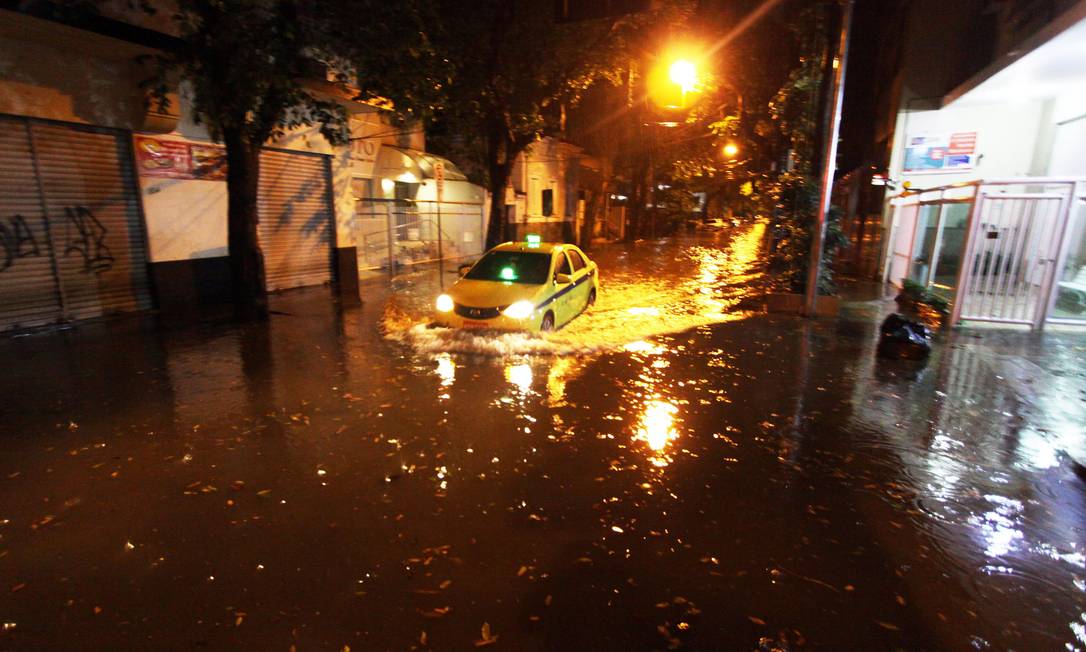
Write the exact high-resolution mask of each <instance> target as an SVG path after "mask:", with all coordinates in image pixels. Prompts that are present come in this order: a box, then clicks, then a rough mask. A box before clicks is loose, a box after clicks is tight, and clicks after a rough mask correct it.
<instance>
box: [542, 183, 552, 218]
mask: <svg viewBox="0 0 1086 652" xmlns="http://www.w3.org/2000/svg"><path fill="white" fill-rule="evenodd" d="M553 214H554V189H553V188H547V189H546V190H544V191H543V216H544V217H550V216H551V215H553Z"/></svg>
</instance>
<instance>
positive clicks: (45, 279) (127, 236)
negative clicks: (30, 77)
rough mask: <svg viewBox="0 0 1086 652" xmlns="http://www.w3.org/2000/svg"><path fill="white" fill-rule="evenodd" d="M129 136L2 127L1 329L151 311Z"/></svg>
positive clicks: (25, 123)
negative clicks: (143, 310)
mask: <svg viewBox="0 0 1086 652" xmlns="http://www.w3.org/2000/svg"><path fill="white" fill-rule="evenodd" d="M129 147H130V143H129V140H128V137H127V135H125V134H123V133H122V132H119V131H113V130H104V129H98V128H94V127H85V126H81V125H63V124H56V123H48V124H46V123H41V122H38V121H35V120H29V119H26V118H14V117H2V118H0V330H7V329H10V328H25V327H29V326H36V325H40V324H46V323H49V322H54V321H58V320H62V319H85V318H87V317H96V316H99V315H103V314H109V313H113V312H124V311H130V310H139V309H144V308H148V307H150V304H151V301H150V294H149V291H148V283H147V265H146V259H147V258H146V247H145V245H144V234H143V226H142V220H141V217H140V212H139V203H138V202H139V199H138V195H137V193H136V188H135V183H134V181H135V180H134V177H133V173H132V168H131V152H130V150H129Z"/></svg>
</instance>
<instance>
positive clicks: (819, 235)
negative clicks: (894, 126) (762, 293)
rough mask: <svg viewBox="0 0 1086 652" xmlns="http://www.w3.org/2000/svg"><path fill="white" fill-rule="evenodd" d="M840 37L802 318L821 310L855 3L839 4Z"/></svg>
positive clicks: (836, 52)
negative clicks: (824, 250) (820, 291)
mask: <svg viewBox="0 0 1086 652" xmlns="http://www.w3.org/2000/svg"><path fill="white" fill-rule="evenodd" d="M840 3H841V34H840V37H839V41H838V44H837V49H836V50H835V52H834V56H835V58H834V67H833V100H832V102H830V103H829V104H830V105H829V106H828V107H827V111H828V113H829V120H828V121H826V122H823V124H825V125H826V126H827V127H828V129H827V130H826V131H825V133H824V134H823V138H822V140H823V143H822V145H823V148H824V149H823V152H822V179H821V189H820V191H819V197H818V220H817V221H816V223H815V232H814V237H813V238H812V239H811V258H810V260H809V261H808V263H807V291H806V294H805V296H804V298H803V299H804V300H803V316H805V317H814V316H815V314H816V313H817V309H818V276H819V272H820V271H821V269H822V248H823V245H824V243H825V241H826V216H827V214H828V213H829V210H830V199H831V194H832V192H833V173H834V171H835V170H836V167H837V166H836V165H835V163H836V160H837V136H838V133H839V132H840V130H841V104H842V101H843V100H844V95H845V64H846V62H847V61H848V37H849V32H850V31H851V29H852V4H853V0H840Z"/></svg>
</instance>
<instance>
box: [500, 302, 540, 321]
mask: <svg viewBox="0 0 1086 652" xmlns="http://www.w3.org/2000/svg"><path fill="white" fill-rule="evenodd" d="M533 312H535V306H534V305H532V302H531V301H517V302H516V303H514V304H513V305H511V306H509V307H508V308H506V309H505V310H503V311H502V314H503V315H505V316H506V317H509V318H511V319H527V318H528V316H529V315H531V314H532V313H533Z"/></svg>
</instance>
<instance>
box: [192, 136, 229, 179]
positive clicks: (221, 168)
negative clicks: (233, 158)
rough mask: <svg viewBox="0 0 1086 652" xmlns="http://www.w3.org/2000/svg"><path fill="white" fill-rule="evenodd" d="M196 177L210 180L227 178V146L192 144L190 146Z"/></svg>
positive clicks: (193, 170) (193, 171)
mask: <svg viewBox="0 0 1086 652" xmlns="http://www.w3.org/2000/svg"><path fill="white" fill-rule="evenodd" d="M189 151H190V152H191V160H192V176H193V178H194V179H206V180H208V181H225V180H226V148H225V147H216V146H214V145H191V146H190V147H189Z"/></svg>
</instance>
